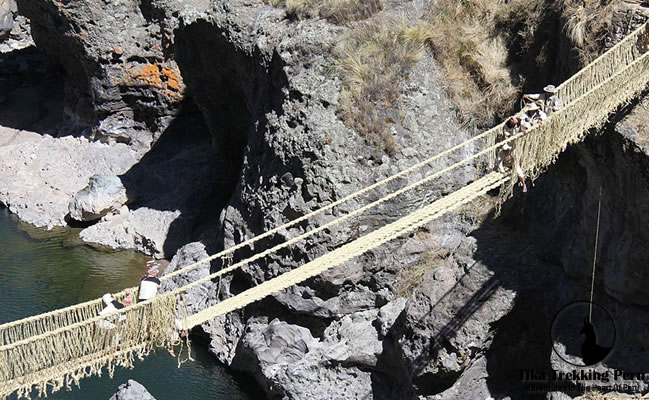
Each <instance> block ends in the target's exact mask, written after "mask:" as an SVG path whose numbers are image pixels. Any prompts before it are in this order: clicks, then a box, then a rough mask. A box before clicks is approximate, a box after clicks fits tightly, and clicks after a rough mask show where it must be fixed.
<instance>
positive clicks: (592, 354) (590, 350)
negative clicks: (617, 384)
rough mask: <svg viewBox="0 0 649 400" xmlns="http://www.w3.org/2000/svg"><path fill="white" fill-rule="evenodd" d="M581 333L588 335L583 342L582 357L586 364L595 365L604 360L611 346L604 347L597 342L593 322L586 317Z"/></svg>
mask: <svg viewBox="0 0 649 400" xmlns="http://www.w3.org/2000/svg"><path fill="white" fill-rule="evenodd" d="M579 333H580V334H582V335H584V336H586V338H585V339H584V343H582V344H581V358H582V360H583V361H584V365H593V364H596V363H598V362H600V361H602V360H603V359H604V358H606V356H607V355H608V353H610V352H611V348H612V346H611V347H603V346H600V345H598V344H597V334H596V333H595V328H594V327H593V324H592V323H591V322H590V321H588V318H584V326H583V327H582V328H581V331H579Z"/></svg>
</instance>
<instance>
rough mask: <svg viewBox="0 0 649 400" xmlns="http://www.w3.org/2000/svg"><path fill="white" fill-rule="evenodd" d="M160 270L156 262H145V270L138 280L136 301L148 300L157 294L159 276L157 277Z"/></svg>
mask: <svg viewBox="0 0 649 400" xmlns="http://www.w3.org/2000/svg"><path fill="white" fill-rule="evenodd" d="M159 273H160V271H159V269H158V263H157V262H154V263H153V264H147V271H146V274H145V275H144V277H143V278H142V279H141V280H140V289H139V291H138V296H137V301H138V303H139V302H141V301H145V300H149V299H151V298H153V297H155V295H156V294H158V288H159V287H160V278H158V275H159Z"/></svg>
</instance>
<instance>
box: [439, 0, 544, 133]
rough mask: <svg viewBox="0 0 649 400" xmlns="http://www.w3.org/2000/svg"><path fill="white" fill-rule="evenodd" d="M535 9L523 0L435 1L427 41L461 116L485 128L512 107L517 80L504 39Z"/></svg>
mask: <svg viewBox="0 0 649 400" xmlns="http://www.w3.org/2000/svg"><path fill="white" fill-rule="evenodd" d="M535 12H536V9H535V6H534V2H530V1H524V0H509V1H505V0H462V1H456V0H439V1H438V2H437V3H436V4H435V6H434V7H433V9H432V12H431V14H430V17H429V23H428V35H429V36H428V40H427V42H428V43H430V45H431V47H432V50H433V53H434V55H435V59H436V60H437V62H438V63H439V64H440V66H441V67H442V71H443V73H444V76H445V83H446V87H447V89H448V92H449V95H450V97H451V100H452V102H453V103H454V104H455V105H456V107H457V109H458V111H459V116H460V119H461V120H464V121H465V122H468V121H472V122H475V123H476V125H478V126H480V127H486V126H490V125H492V124H493V123H494V122H496V121H497V120H499V119H502V118H504V117H505V116H506V115H508V114H509V113H510V112H511V111H512V108H513V107H514V104H515V100H516V98H517V97H518V94H519V92H520V87H521V85H522V83H523V82H522V80H521V79H520V78H519V77H518V76H513V75H512V73H511V70H510V65H509V63H508V57H509V50H508V47H507V42H508V40H509V39H510V38H509V35H510V31H512V30H514V27H519V28H520V27H525V20H526V19H530V17H532V16H533V17H534V18H536V17H538V16H537V15H535V14H534V13H535ZM534 18H532V19H534Z"/></svg>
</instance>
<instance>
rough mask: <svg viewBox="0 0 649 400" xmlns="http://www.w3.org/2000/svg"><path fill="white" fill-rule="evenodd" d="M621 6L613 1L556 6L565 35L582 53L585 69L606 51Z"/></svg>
mask: <svg viewBox="0 0 649 400" xmlns="http://www.w3.org/2000/svg"><path fill="white" fill-rule="evenodd" d="M621 3H622V2H620V1H612V0H590V1H584V0H560V1H558V2H557V3H556V4H555V8H556V9H557V11H558V12H559V13H560V15H561V16H562V18H563V20H564V25H563V32H564V33H565V35H566V37H567V38H568V39H569V40H570V41H571V42H572V45H573V46H574V47H575V48H576V49H578V53H579V55H580V58H581V59H580V62H581V63H582V65H586V64H588V63H589V62H591V61H592V60H593V59H595V58H596V57H597V56H598V55H599V54H600V52H601V51H602V49H603V48H604V44H605V39H606V36H607V34H608V33H609V32H610V31H611V26H612V24H613V15H614V13H615V11H616V10H618V9H619V8H620V7H621V6H622V4H621Z"/></svg>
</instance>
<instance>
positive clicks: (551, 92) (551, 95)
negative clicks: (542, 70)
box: [523, 85, 561, 115]
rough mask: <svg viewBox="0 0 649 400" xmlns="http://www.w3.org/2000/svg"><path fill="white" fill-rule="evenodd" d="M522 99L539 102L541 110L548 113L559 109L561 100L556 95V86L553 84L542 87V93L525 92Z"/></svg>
mask: <svg viewBox="0 0 649 400" xmlns="http://www.w3.org/2000/svg"><path fill="white" fill-rule="evenodd" d="M523 98H524V99H527V100H533V101H534V102H539V103H540V104H541V106H542V107H543V111H544V112H545V113H546V114H547V115H550V114H552V113H553V112H557V111H559V110H561V100H560V99H559V96H558V95H557V88H556V87H555V86H554V85H547V86H546V87H544V88H543V93H542V94H540V93H537V94H526V95H523Z"/></svg>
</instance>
